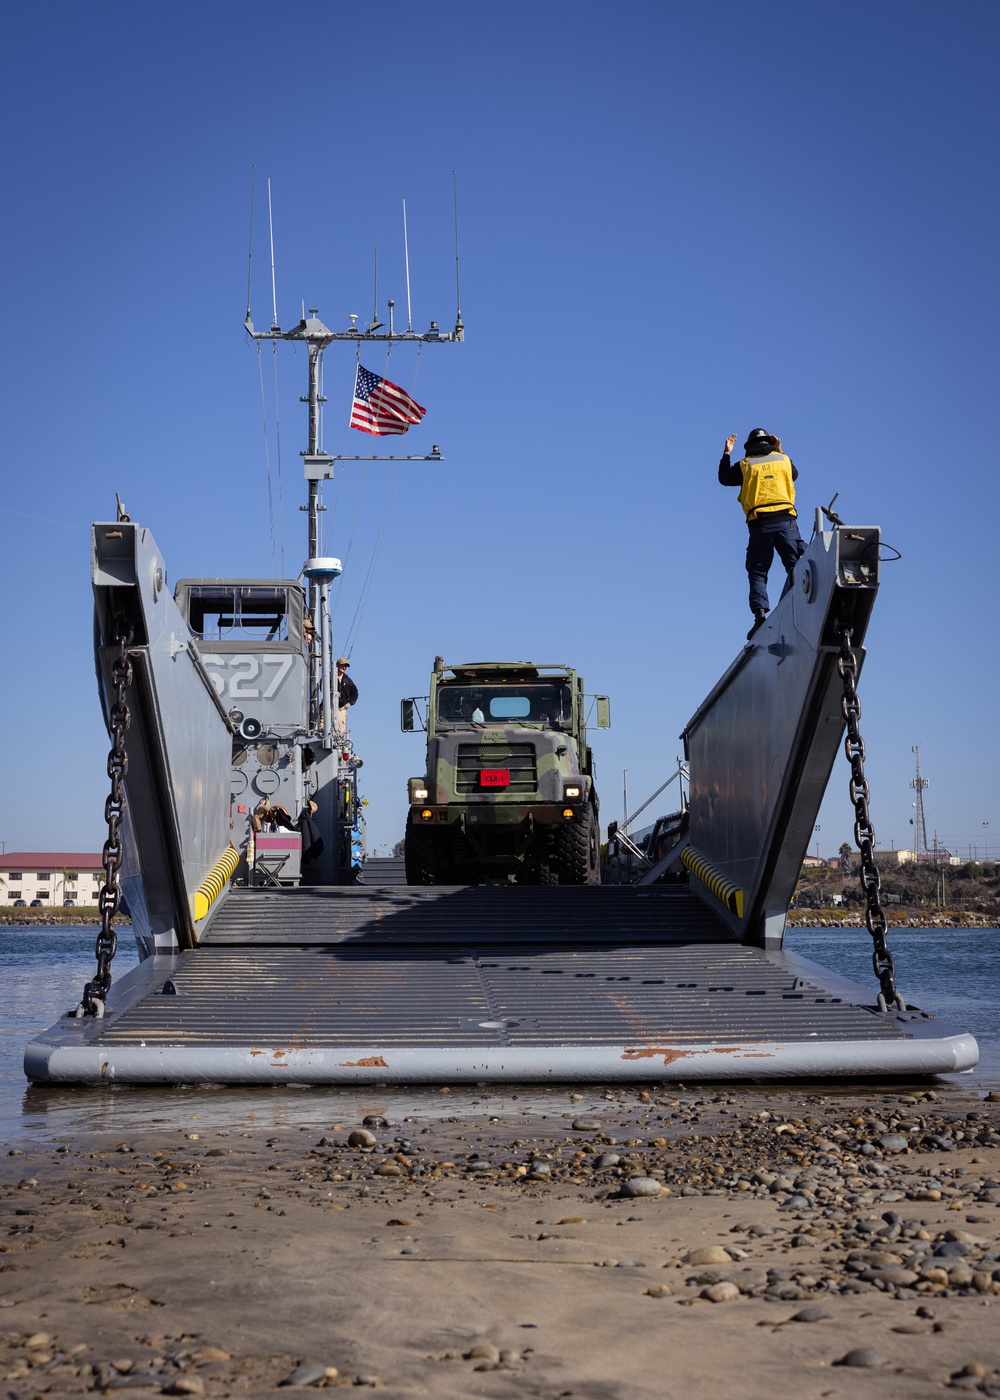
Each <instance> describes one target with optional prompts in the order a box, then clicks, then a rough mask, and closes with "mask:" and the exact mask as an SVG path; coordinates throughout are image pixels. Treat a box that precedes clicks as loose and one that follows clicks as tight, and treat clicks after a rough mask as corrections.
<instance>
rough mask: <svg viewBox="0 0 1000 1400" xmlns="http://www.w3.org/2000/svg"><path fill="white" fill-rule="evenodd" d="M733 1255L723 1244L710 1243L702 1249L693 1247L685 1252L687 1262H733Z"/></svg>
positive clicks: (685, 1261)
mask: <svg viewBox="0 0 1000 1400" xmlns="http://www.w3.org/2000/svg"><path fill="white" fill-rule="evenodd" d="M732 1262H733V1256H732V1255H731V1254H730V1253H729V1251H728V1249H723V1247H722V1245H721V1244H708V1245H705V1246H704V1247H703V1248H701V1249H693V1250H692V1251H691V1253H690V1254H685V1256H684V1263H685V1264H731V1263H732Z"/></svg>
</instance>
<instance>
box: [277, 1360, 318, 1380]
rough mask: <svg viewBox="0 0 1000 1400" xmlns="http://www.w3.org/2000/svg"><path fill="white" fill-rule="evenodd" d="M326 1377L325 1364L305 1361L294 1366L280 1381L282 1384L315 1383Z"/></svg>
mask: <svg viewBox="0 0 1000 1400" xmlns="http://www.w3.org/2000/svg"><path fill="white" fill-rule="evenodd" d="M325 1379H326V1366H325V1365H323V1364H322V1363H321V1362H319V1361H310V1362H306V1363H305V1365H302V1366H296V1368H295V1370H294V1371H293V1372H292V1373H291V1375H290V1376H286V1377H285V1379H284V1380H283V1381H282V1382H281V1384H282V1385H316V1384H317V1382H318V1381H322V1380H325Z"/></svg>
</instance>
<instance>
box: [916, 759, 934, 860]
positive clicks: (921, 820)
mask: <svg viewBox="0 0 1000 1400" xmlns="http://www.w3.org/2000/svg"><path fill="white" fill-rule="evenodd" d="M910 752H911V753H912V754H916V759H917V776H916V777H915V778H911V779H910V787H911V788H915V789H916V792H917V800H916V802H914V804H913V807H914V812H915V816H914V821H913V846H914V852H915V854H916V855H918V856H920V855H924V856H926V855H927V854H928V851H927V821H926V818H925V816H924V788H925V787H927V786H928V780H927V779H926V778H922V777H921V776H920V745H919V744H914V745H913V747H912V748H911V749H910ZM934 843H935V854H936V851H937V833H936V832H935V834H934Z"/></svg>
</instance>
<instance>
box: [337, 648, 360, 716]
mask: <svg viewBox="0 0 1000 1400" xmlns="http://www.w3.org/2000/svg"><path fill="white" fill-rule="evenodd" d="M350 664H351V663H350V662H349V661H348V659H347V657H346V656H338V657H337V729H338V731H339V732H340V733H341V734H343V733H344V731H345V730H346V729H347V708H348V706H349V705H356V704H357V702H358V687H357V686H356V685H355V684H354V682H353V681H352V680H351V678H350V676H349V675H348V674H347V668H348V666H350Z"/></svg>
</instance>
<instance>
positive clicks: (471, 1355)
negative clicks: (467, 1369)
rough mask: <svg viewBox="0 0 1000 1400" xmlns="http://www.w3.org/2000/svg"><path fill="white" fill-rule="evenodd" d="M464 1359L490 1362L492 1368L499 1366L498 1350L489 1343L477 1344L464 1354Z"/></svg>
mask: <svg viewBox="0 0 1000 1400" xmlns="http://www.w3.org/2000/svg"><path fill="white" fill-rule="evenodd" d="M465 1359H466V1361H490V1362H492V1364H493V1365H494V1366H499V1364H500V1349H499V1347H495V1346H493V1344H492V1343H491V1342H477V1343H476V1345H475V1346H474V1347H470V1348H469V1350H468V1351H467V1352H466V1353H465Z"/></svg>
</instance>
